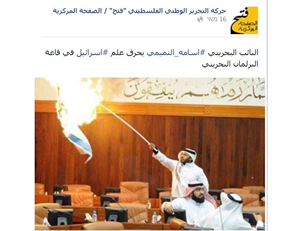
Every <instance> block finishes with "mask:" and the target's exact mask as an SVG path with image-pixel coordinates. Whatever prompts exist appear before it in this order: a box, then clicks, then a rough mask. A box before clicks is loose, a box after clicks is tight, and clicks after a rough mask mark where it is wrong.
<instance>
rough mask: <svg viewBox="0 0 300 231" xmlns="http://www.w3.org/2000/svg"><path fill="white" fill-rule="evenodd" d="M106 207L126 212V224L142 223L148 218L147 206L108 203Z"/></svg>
mask: <svg viewBox="0 0 300 231" xmlns="http://www.w3.org/2000/svg"><path fill="white" fill-rule="evenodd" d="M108 207H113V208H121V207H123V208H124V209H127V210H128V222H144V221H145V220H146V219H147V218H148V217H147V216H148V213H147V205H144V204H135V203H119V204H117V203H110V204H109V205H108Z"/></svg>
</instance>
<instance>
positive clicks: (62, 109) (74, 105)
mask: <svg viewBox="0 0 300 231" xmlns="http://www.w3.org/2000/svg"><path fill="white" fill-rule="evenodd" d="M50 82H51V84H52V85H54V86H55V87H56V89H57V96H58V99H57V103H56V111H57V116H58V119H59V120H60V123H61V126H62V127H63V129H64V130H63V133H64V135H65V136H66V137H67V138H68V139H69V141H70V142H71V143H73V144H74V145H75V147H76V148H77V150H78V151H79V153H80V154H82V155H84V154H87V155H89V157H88V159H87V160H86V162H85V163H87V162H88V161H89V160H90V159H91V158H92V156H93V153H92V147H91V145H90V143H89V141H88V139H87V138H86V136H85V135H84V134H83V132H82V131H81V130H80V128H79V126H81V125H83V124H89V123H91V122H92V121H93V120H94V119H95V118H96V116H97V113H96V108H97V106H98V105H99V103H100V102H101V100H102V96H101V95H100V91H101V79H98V80H97V81H96V82H95V81H92V80H91V79H87V78H84V79H72V80H69V81H68V80H66V79H59V80H50Z"/></svg>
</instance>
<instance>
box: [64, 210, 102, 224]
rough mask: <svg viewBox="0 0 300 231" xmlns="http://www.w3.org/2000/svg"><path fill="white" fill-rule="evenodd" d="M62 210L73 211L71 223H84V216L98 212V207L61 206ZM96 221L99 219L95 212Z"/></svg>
mask: <svg viewBox="0 0 300 231" xmlns="http://www.w3.org/2000/svg"><path fill="white" fill-rule="evenodd" d="M62 208H63V209H73V223H85V222H86V221H85V214H86V213H89V214H90V215H92V214H93V211H94V210H96V211H98V207H95V206H80V207H78V206H62ZM97 215H98V220H101V219H100V216H99V213H98V212H97Z"/></svg>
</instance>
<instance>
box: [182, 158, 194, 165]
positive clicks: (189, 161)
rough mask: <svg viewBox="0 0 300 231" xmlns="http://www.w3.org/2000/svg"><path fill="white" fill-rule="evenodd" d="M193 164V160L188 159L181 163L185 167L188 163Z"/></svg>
mask: <svg viewBox="0 0 300 231" xmlns="http://www.w3.org/2000/svg"><path fill="white" fill-rule="evenodd" d="M192 162H193V160H192V159H187V160H185V161H183V162H181V163H182V164H183V165H185V164H186V163H192Z"/></svg>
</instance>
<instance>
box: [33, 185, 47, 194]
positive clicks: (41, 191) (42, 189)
mask: <svg viewBox="0 0 300 231" xmlns="http://www.w3.org/2000/svg"><path fill="white" fill-rule="evenodd" d="M41 194H45V185H44V184H41V183H35V195H41Z"/></svg>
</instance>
